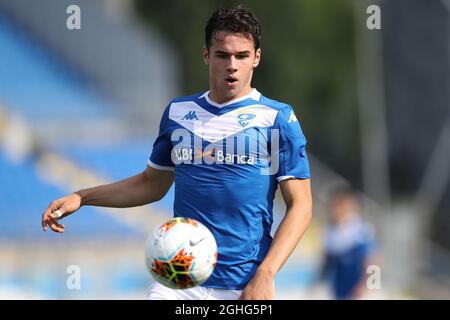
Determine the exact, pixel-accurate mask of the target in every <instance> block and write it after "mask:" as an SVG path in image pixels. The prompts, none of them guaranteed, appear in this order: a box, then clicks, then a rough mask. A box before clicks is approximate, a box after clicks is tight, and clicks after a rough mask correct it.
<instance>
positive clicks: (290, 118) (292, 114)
mask: <svg viewBox="0 0 450 320" xmlns="http://www.w3.org/2000/svg"><path fill="white" fill-rule="evenodd" d="M297 121H298V120H297V117H296V116H295V114H294V111H291V115H290V116H289V120H288V123H289V122H297Z"/></svg>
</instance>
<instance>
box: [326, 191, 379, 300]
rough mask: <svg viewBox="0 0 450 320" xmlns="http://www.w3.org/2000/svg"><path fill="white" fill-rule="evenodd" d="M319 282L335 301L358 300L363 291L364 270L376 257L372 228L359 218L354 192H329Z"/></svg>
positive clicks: (365, 275) (365, 287) (376, 261)
mask: <svg viewBox="0 0 450 320" xmlns="http://www.w3.org/2000/svg"><path fill="white" fill-rule="evenodd" d="M324 236H325V237H324V238H325V247H324V259H323V266H322V274H321V277H322V280H326V281H327V282H328V283H329V284H330V287H331V289H332V292H333V295H334V297H335V298H336V299H340V300H341V299H361V298H364V295H365V293H366V291H367V285H366V281H367V275H368V274H367V272H366V270H367V268H368V267H369V265H374V264H376V265H378V263H379V262H380V259H379V258H380V257H379V254H378V250H377V246H376V243H375V238H374V232H373V228H372V226H371V225H370V224H368V223H367V222H364V221H363V220H362V218H361V217H360V215H359V204H358V199H357V196H356V194H355V192H354V191H353V190H352V189H351V188H349V187H340V188H337V189H335V190H334V191H333V194H332V197H331V201H330V223H329V225H328V227H327V229H326V231H325V233H324Z"/></svg>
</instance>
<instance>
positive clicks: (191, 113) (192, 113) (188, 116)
mask: <svg viewBox="0 0 450 320" xmlns="http://www.w3.org/2000/svg"><path fill="white" fill-rule="evenodd" d="M194 119H196V120H198V118H197V115H196V114H195V111H189V112H188V113H186V114H185V115H184V117H183V118H181V120H194Z"/></svg>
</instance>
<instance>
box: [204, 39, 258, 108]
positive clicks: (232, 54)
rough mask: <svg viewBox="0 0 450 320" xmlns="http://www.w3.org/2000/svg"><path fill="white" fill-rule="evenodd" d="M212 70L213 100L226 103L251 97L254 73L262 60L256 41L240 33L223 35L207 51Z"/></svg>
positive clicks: (208, 62)
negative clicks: (246, 96) (256, 47)
mask: <svg viewBox="0 0 450 320" xmlns="http://www.w3.org/2000/svg"><path fill="white" fill-rule="evenodd" d="M203 58H204V60H205V63H206V64H207V65H208V69H209V84H210V98H211V99H213V100H214V101H215V102H218V103H224V102H227V101H230V100H233V99H236V98H239V97H242V96H245V95H247V94H249V93H250V91H251V90H252V88H251V80H252V75H253V70H254V69H255V68H256V67H257V66H258V64H259V61H260V59H261V50H260V49H258V50H256V51H255V47H254V44H253V40H252V39H248V38H246V37H245V36H244V35H242V34H239V33H230V32H226V31H219V32H216V33H215V34H214V37H213V39H212V42H211V47H210V48H209V50H208V49H207V48H203Z"/></svg>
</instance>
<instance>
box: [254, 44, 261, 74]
mask: <svg viewBox="0 0 450 320" xmlns="http://www.w3.org/2000/svg"><path fill="white" fill-rule="evenodd" d="M259 61H261V48H258V50H256V52H255V60H254V61H253V69H255V68H256V67H257V66H258V65H259Z"/></svg>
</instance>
